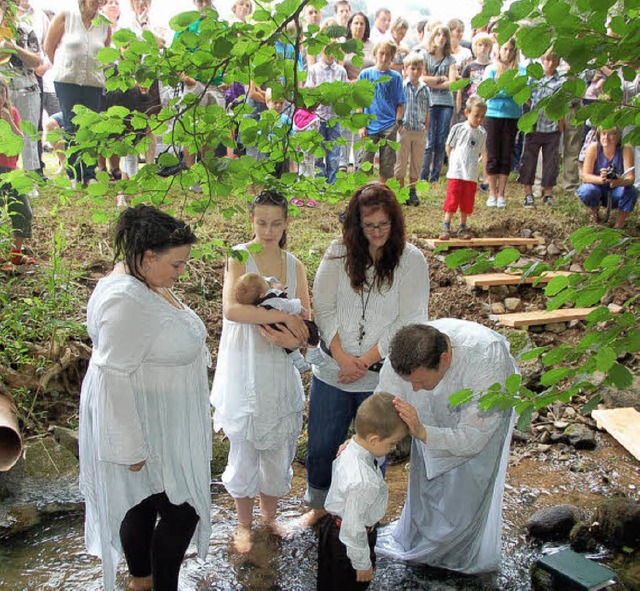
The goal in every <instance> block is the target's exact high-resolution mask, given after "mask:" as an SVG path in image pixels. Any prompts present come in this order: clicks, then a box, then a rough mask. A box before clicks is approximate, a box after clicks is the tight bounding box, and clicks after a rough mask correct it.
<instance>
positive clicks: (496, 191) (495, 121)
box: [484, 38, 526, 207]
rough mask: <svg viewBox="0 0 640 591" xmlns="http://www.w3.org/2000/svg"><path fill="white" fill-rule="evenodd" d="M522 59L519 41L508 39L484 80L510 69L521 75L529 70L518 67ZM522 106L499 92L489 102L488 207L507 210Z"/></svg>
mask: <svg viewBox="0 0 640 591" xmlns="http://www.w3.org/2000/svg"><path fill="white" fill-rule="evenodd" d="M519 62H520V58H519V56H518V49H517V47H516V40H515V39H514V38H512V39H509V40H508V41H506V42H505V43H504V44H503V45H501V46H500V47H499V49H498V56H497V58H496V60H495V62H494V63H493V64H491V65H490V66H487V68H486V69H485V71H484V78H485V80H498V79H499V78H500V76H502V74H504V73H505V72H507V71H508V70H513V69H518V73H519V75H520V76H524V75H525V74H526V71H525V69H524V68H523V67H521V66H520V65H519ZM521 115H522V107H521V106H520V105H519V104H518V103H516V101H514V100H513V98H512V97H510V96H508V95H507V93H506V92H505V91H504V90H500V92H498V94H497V95H496V96H494V97H493V98H490V99H489V100H488V101H487V116H486V118H485V123H484V127H485V129H486V130H487V165H486V167H485V175H486V177H487V181H488V183H489V198H488V199H487V207H506V206H507V202H506V200H505V189H506V186H507V181H508V179H509V173H510V172H511V156H512V153H513V147H514V145H515V141H516V135H517V133H518V119H519V118H520V116H521Z"/></svg>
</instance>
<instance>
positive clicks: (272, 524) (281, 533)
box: [261, 518, 290, 539]
mask: <svg viewBox="0 0 640 591" xmlns="http://www.w3.org/2000/svg"><path fill="white" fill-rule="evenodd" d="M261 525H262V527H264V528H266V529H268V530H269V533H271V534H273V535H274V536H278V537H279V538H283V539H286V538H288V537H289V534H290V531H289V530H288V529H287V528H286V527H284V526H283V525H281V524H280V523H278V522H277V521H276V520H275V519H265V518H263V519H262V520H261Z"/></svg>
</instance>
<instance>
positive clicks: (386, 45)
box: [373, 39, 398, 57]
mask: <svg viewBox="0 0 640 591" xmlns="http://www.w3.org/2000/svg"><path fill="white" fill-rule="evenodd" d="M381 49H386V50H388V51H389V53H390V54H391V57H394V56H395V55H396V51H398V46H397V45H396V44H395V43H394V42H393V41H390V40H389V39H384V40H382V41H378V42H377V43H376V45H375V47H374V48H373V55H374V57H375V56H377V55H378V52H379V51H380V50H381Z"/></svg>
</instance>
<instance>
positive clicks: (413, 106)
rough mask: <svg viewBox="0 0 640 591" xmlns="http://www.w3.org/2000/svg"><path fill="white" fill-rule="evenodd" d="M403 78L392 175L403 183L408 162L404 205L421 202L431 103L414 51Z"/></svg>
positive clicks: (420, 60) (421, 61)
mask: <svg viewBox="0 0 640 591" xmlns="http://www.w3.org/2000/svg"><path fill="white" fill-rule="evenodd" d="M404 71H405V81H404V84H403V87H404V92H405V95H406V98H407V102H406V103H405V108H404V114H403V117H402V126H401V127H400V129H399V132H398V135H399V139H400V151H399V152H398V158H397V160H396V166H395V169H394V171H393V172H394V176H395V178H396V179H397V180H398V182H399V183H400V186H401V187H403V186H404V177H405V174H406V172H407V163H408V164H409V199H408V200H407V202H406V204H407V205H415V206H416V207H417V206H418V205H420V201H419V199H418V194H417V192H416V183H417V182H418V179H419V178H420V170H421V169H422V159H423V157H424V149H425V146H426V145H427V131H428V129H429V110H430V107H431V93H430V91H429V87H428V86H427V84H426V83H425V82H423V81H422V73H423V71H424V59H423V57H422V55H421V54H419V53H417V52H413V53H410V54H409V55H408V56H407V57H405V58H404Z"/></svg>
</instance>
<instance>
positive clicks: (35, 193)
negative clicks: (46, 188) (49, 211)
mask: <svg viewBox="0 0 640 591" xmlns="http://www.w3.org/2000/svg"><path fill="white" fill-rule="evenodd" d="M38 197H40V191H38V189H37V188H36V187H34V188H33V189H32V190H31V191H30V192H29V198H30V199H37V198H38Z"/></svg>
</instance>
